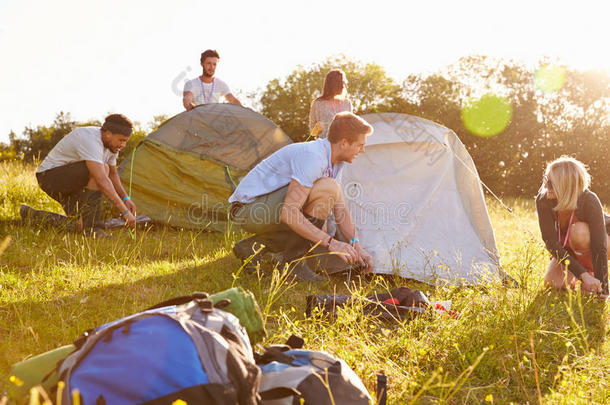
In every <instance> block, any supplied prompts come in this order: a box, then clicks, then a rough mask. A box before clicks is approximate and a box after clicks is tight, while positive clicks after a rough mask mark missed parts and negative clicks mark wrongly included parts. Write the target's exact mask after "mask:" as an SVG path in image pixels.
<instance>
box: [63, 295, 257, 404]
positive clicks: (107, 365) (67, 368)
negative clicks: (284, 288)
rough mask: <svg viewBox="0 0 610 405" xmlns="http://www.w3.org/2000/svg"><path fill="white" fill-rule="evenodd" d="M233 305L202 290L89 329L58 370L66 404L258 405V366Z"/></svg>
mask: <svg viewBox="0 0 610 405" xmlns="http://www.w3.org/2000/svg"><path fill="white" fill-rule="evenodd" d="M227 304H228V302H227V300H225V301H221V302H219V303H217V304H216V306H214V305H213V304H212V302H211V301H210V300H209V299H208V297H207V294H201V293H200V294H198V295H197V298H195V299H192V300H189V301H188V302H186V303H184V304H180V305H170V306H163V307H153V308H152V309H149V310H146V311H143V312H140V313H137V314H135V315H131V316H128V317H126V318H123V319H119V320H117V321H114V322H111V323H108V324H106V325H103V326H101V327H99V328H97V329H95V330H93V331H91V332H90V333H86V334H85V335H84V336H83V337H82V338H81V339H80V340H79V341H77V342H78V344H77V347H78V349H77V350H76V351H75V352H74V353H72V354H71V355H70V356H68V357H67V358H66V359H65V360H64V361H63V363H62V364H61V365H60V367H59V372H58V374H59V379H60V381H63V382H64V383H65V388H64V390H63V391H62V398H63V400H62V403H64V404H72V403H73V402H72V398H73V396H74V395H79V396H80V403H81V404H83V405H92V404H96V405H100V404H112V405H115V404H116V405H121V404H149V405H153V404H172V403H174V402H175V401H178V400H182V401H184V402H186V403H188V404H242V405H254V404H257V403H258V401H259V398H258V394H257V391H258V386H259V381H260V370H259V368H258V367H257V366H256V364H255V363H254V358H253V353H252V348H251V346H250V341H249V339H248V335H247V333H246V331H245V330H244V328H242V327H241V326H240V324H239V321H238V319H237V318H236V317H235V316H233V315H232V314H230V313H228V312H225V311H222V310H221V309H219V307H223V305H227Z"/></svg>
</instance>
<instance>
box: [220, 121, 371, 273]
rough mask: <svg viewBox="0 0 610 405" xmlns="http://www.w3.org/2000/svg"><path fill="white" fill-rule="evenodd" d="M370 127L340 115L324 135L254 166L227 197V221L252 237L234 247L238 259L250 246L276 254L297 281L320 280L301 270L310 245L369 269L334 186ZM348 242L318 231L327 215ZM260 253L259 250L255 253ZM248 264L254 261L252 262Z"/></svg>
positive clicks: (306, 269)
mask: <svg viewBox="0 0 610 405" xmlns="http://www.w3.org/2000/svg"><path fill="white" fill-rule="evenodd" d="M372 132H373V128H372V127H371V126H370V125H369V124H368V123H367V122H366V121H364V120H363V119H362V118H360V117H358V116H356V115H354V114H352V113H349V112H343V113H339V114H337V115H336V116H335V118H334V119H333V121H332V123H331V124H330V127H329V130H328V137H327V138H325V139H318V140H315V141H311V142H301V143H294V144H290V145H287V146H284V147H283V148H281V149H280V150H278V151H276V152H274V153H273V154H272V155H271V156H269V157H267V158H266V159H265V160H263V161H262V162H260V163H259V164H258V165H256V167H254V169H252V170H251V171H250V172H249V173H248V174H247V175H246V177H244V179H243V180H242V181H241V182H240V183H239V186H238V187H237V189H236V190H235V192H234V193H233V195H231V197H230V198H229V202H230V203H231V218H232V219H233V220H234V221H235V222H236V223H238V224H240V225H241V227H242V228H243V229H244V230H245V231H247V232H251V233H254V234H255V235H254V236H252V237H250V238H247V239H244V240H241V241H239V242H238V243H236V244H235V247H234V248H233V252H234V253H235V255H236V256H237V257H238V258H239V259H241V260H242V261H247V260H248V259H249V257H250V256H252V255H253V253H254V249H255V246H256V244H262V245H265V252H267V251H270V252H276V253H278V252H282V255H283V263H284V264H290V263H294V262H295V261H296V264H295V265H294V267H293V268H292V269H291V272H292V274H293V275H294V276H295V277H296V278H297V279H299V280H304V281H320V280H322V278H321V277H320V276H318V275H316V274H315V273H314V272H312V270H311V269H310V268H309V267H308V266H307V264H306V263H305V261H304V260H298V259H299V258H301V257H302V256H303V255H305V254H306V253H307V252H308V251H309V249H310V248H311V247H312V246H313V244H315V243H319V244H320V245H321V246H322V247H324V248H326V249H328V250H329V251H330V252H334V253H339V254H340V255H341V256H340V257H341V258H342V259H343V260H344V261H345V262H347V263H349V264H352V265H360V266H362V267H364V268H367V272H370V271H372V269H373V258H372V257H371V255H369V254H368V253H367V252H366V251H365V250H364V249H363V248H362V246H361V245H360V241H359V240H358V238H357V237H356V228H355V226H354V222H353V221H352V217H351V215H350V213H349V210H348V208H347V205H346V204H345V200H344V197H343V190H342V189H341V186H340V185H339V183H338V182H337V180H336V179H337V178H339V177H340V175H341V169H342V167H343V165H344V164H345V162H347V163H351V162H352V161H353V159H354V158H355V157H356V155H358V154H359V153H362V152H364V144H365V141H366V137H367V136H368V135H370V134H371V133H372ZM331 212H332V213H333V214H334V215H335V219H336V222H337V226H338V228H339V230H340V231H341V233H342V235H344V236H345V238H346V239H347V240H349V241H350V243H345V242H341V241H339V240H336V239H334V238H333V236H331V235H328V234H327V233H326V232H324V231H323V230H322V225H323V224H324V222H325V221H326V218H327V217H328V215H329V214H330V213H331ZM261 253H264V252H259V255H260V254H261ZM252 262H254V263H256V258H255V260H253V261H252Z"/></svg>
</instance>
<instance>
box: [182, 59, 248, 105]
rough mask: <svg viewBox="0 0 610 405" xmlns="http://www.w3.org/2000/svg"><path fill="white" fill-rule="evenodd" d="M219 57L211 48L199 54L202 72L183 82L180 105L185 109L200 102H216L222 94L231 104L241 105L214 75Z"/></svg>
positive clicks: (224, 84)
mask: <svg viewBox="0 0 610 405" xmlns="http://www.w3.org/2000/svg"><path fill="white" fill-rule="evenodd" d="M219 59H220V56H219V55H218V52H216V51H215V50H212V49H208V50H207V51H205V52H203V53H202V54H201V67H202V68H203V74H202V75H201V76H199V77H196V78H194V79H193V80H189V81H188V82H186V83H185V84H184V92H183V93H182V105H184V108H186V110H187V111H190V110H192V109H193V108H195V107H196V106H198V105H200V104H209V103H218V102H220V97H221V96H224V98H225V100H227V101H228V102H229V103H231V104H237V105H241V103H240V102H239V100H238V99H237V98H235V96H234V95H233V94H231V90H230V89H229V86H227V84H226V83H225V82H223V81H222V80H220V79H219V78H217V77H214V73H216V66H217V65H218V60H219Z"/></svg>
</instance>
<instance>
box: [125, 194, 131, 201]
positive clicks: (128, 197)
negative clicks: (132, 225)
mask: <svg viewBox="0 0 610 405" xmlns="http://www.w3.org/2000/svg"><path fill="white" fill-rule="evenodd" d="M127 200H131V197H130V196H128V195H126V196H125V197H123V201H127Z"/></svg>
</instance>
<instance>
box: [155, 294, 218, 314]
mask: <svg viewBox="0 0 610 405" xmlns="http://www.w3.org/2000/svg"><path fill="white" fill-rule="evenodd" d="M207 298H209V295H208V293H204V292H194V293H193V294H191V295H182V296H180V297H175V298H171V299H169V300H167V301H163V302H160V303H158V304H156V305H153V306H152V307H149V308H146V309H145V310H144V311H150V310H151V309H157V308H163V307H169V306H172V305H182V304H186V303H187V302H191V301H193V300H196V299H200V300H204V299H207Z"/></svg>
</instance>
